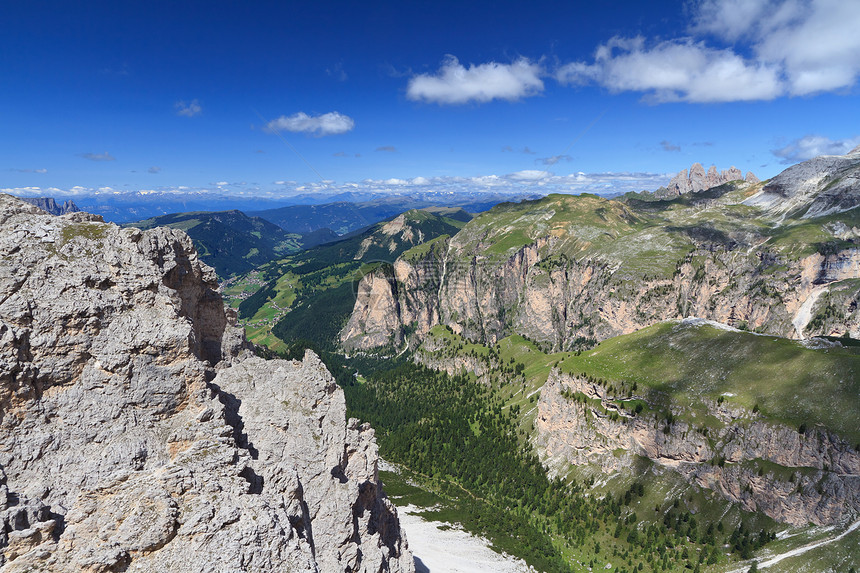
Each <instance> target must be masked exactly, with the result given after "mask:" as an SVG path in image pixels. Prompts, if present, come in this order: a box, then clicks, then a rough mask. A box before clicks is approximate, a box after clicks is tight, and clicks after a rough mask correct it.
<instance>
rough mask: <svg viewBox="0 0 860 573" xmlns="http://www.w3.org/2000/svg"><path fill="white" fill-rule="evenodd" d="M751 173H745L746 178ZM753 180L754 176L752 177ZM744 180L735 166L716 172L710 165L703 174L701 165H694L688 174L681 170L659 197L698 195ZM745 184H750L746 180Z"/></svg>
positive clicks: (703, 170)
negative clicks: (713, 188)
mask: <svg viewBox="0 0 860 573" xmlns="http://www.w3.org/2000/svg"><path fill="white" fill-rule="evenodd" d="M750 175H752V173H747V177H749V176H750ZM752 177H753V178H755V175H752ZM742 179H744V176H743V173H741V170H740V169H738V168H737V167H735V166H732V167H731V168H729V169H726V170H723V171H719V172H718V171H717V168H716V166H714V165H711V167H710V168H709V169H708V172H707V173H705V168H704V167H702V164H701V163H694V164H693V166H692V167H690V171H689V173H688V172H687V170H686V169H682V170H681V171H680V172H679V173H678V174H677V175H675V177H673V178H672V180H671V181H669V185H667V186H666V190H665V191H664V192H663V193H661V194H659V196H666V197H677V196H679V195H686V194H687V193H700V192H702V191H705V190H706V189H710V188H712V187H717V186H719V185H722V184H723V183H728V182H729V181H738V180H742ZM756 181H757V179H756ZM747 182H748V183H749V182H751V181H750V180H747Z"/></svg>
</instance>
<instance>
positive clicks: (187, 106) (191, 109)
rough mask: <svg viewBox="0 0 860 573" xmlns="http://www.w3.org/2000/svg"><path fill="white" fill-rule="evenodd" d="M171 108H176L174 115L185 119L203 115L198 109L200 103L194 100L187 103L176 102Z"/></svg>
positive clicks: (199, 108) (201, 109) (200, 108)
mask: <svg viewBox="0 0 860 573" xmlns="http://www.w3.org/2000/svg"><path fill="white" fill-rule="evenodd" d="M173 107H174V108H176V115H182V116H185V117H194V116H195V115H200V114H201V113H203V108H202V107H200V102H199V101H197V100H196V99H193V100H191V101H190V102H188V103H185V102H184V101H178V102H176V103H175V104H174V105H173Z"/></svg>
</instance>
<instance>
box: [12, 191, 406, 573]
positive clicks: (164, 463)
mask: <svg viewBox="0 0 860 573" xmlns="http://www.w3.org/2000/svg"><path fill="white" fill-rule="evenodd" d="M377 460H378V458H377V450H376V443H375V439H374V435H373V430H372V429H370V428H369V427H368V426H366V425H363V426H359V425H358V424H357V423H356V422H355V421H353V420H350V421H348V422H347V420H346V406H345V402H344V398H343V393H342V392H341V391H340V389H339V388H338V387H337V385H336V384H335V383H334V381H333V379H332V377H331V375H330V374H329V373H328V372H327V371H326V369H325V367H324V366H323V365H322V363H321V362H320V361H319V359H318V358H317V357H316V356H314V355H313V354H312V353H308V354H306V355H305V357H304V359H303V360H302V361H283V360H274V361H264V360H262V359H259V358H256V357H253V356H251V355H250V353H249V352H247V343H246V342H245V340H244V337H243V335H242V332H241V330H240V329H239V328H237V327H236V326H234V319H233V317H232V316H231V315H230V314H228V313H226V312H225V309H224V306H223V303H222V302H221V297H220V293H219V292H218V287H217V282H216V278H215V274H214V272H213V271H212V269H211V268H209V267H207V266H206V265H205V264H203V263H201V262H200V261H199V260H198V258H197V254H196V252H195V250H194V248H193V246H192V244H191V241H190V240H189V239H188V237H187V236H186V235H185V234H184V233H182V232H180V231H175V230H171V229H165V228H158V229H153V230H150V231H139V230H136V229H120V228H119V227H117V226H115V225H110V224H105V223H103V222H102V221H101V219H100V218H99V217H95V216H93V215H88V214H85V213H72V214H68V215H63V216H61V217H54V216H51V215H48V214H46V213H45V212H44V211H41V210H40V209H38V208H37V207H35V206H32V205H28V204H26V203H24V202H23V201H20V200H18V199H15V198H13V197H10V196H7V195H0V522H2V525H0V570H2V571H4V572H5V571H10V572H11V571H87V572H107V571H128V572H132V571H183V572H185V571H187V572H196V571H225V572H226V571H326V572H328V571H350V572H358V571H366V572H374V573H375V572H380V571H390V572H412V571H414V565H413V561H412V556H411V554H410V552H409V550H408V548H407V544H406V540H405V538H404V537H403V535H402V533H401V531H400V526H399V522H398V520H397V513H396V510H395V509H394V507H393V506H392V505H391V504H390V502H389V501H388V500H387V499H386V498H385V496H384V494H383V492H382V489H381V486H380V483H379V479H378V475H377V470H376V464H377Z"/></svg>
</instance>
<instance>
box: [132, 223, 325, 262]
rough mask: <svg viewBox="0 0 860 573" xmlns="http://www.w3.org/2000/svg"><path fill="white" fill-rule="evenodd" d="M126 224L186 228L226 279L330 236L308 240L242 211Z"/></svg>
mask: <svg viewBox="0 0 860 573" xmlns="http://www.w3.org/2000/svg"><path fill="white" fill-rule="evenodd" d="M124 226H126V227H137V228H138V229H152V228H154V227H172V228H174V229H181V230H183V231H185V232H186V233H188V236H189V237H191V240H192V241H194V246H195V247H196V248H197V252H198V254H199V256H200V258H201V259H203V261H205V262H206V263H207V264H209V265H211V266H212V267H213V268H214V269H215V272H216V273H218V276H219V277H222V278H225V277H228V276H231V275H234V274H238V273H244V272H248V271H249V270H251V269H254V268H256V267H258V266H260V265H262V264H265V263H267V262H269V261H271V260H273V259H276V258H279V257H283V256H285V255H287V254H289V253H294V252H296V251H299V250H301V249H302V248H303V247H305V246H313V245H312V244H311V243H313V242H314V241H322V240H325V239H326V238H330V237H328V236H327V235H325V233H317V234H315V235H312V236H311V240H310V241H308V242H307V243H305V242H304V241H303V237H302V236H301V235H300V234H298V233H287V232H286V231H284V230H283V229H281V228H280V227H278V226H277V225H274V224H272V223H270V222H268V221H266V220H264V219H261V218H259V217H249V216H248V215H246V214H245V213H243V212H241V211H220V212H214V213H210V212H191V213H175V214H172V215H162V216H160V217H153V218H151V219H144V220H143V221H137V222H135V223H126V224H125V225H124ZM315 244H318V243H315Z"/></svg>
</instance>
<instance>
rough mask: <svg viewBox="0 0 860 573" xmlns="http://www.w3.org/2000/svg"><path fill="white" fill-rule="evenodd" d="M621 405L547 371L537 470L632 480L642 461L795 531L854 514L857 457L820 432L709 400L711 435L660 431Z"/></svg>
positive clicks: (679, 426)
mask: <svg viewBox="0 0 860 573" xmlns="http://www.w3.org/2000/svg"><path fill="white" fill-rule="evenodd" d="M574 396H583V397H585V398H586V399H584V400H575V399H573V397H574ZM621 398H623V397H621V396H615V395H613V394H612V393H611V392H610V391H609V390H607V389H606V388H605V387H603V386H600V385H598V384H596V383H594V382H591V381H589V380H587V379H584V378H582V377H579V376H575V375H570V374H564V373H561V372H559V371H558V370H557V369H556V370H553V372H552V373H551V374H550V376H549V379H548V380H547V383H546V384H545V385H544V387H543V389H542V391H541V394H540V398H539V400H538V414H537V417H536V419H535V429H536V431H537V434H536V440H535V442H536V445H537V449H538V451H539V452H540V453H541V456H542V458H543V461H544V462H545V463H546V464H547V465H548V466H549V467H551V468H556V469H563V468H566V467H567V464H573V465H592V466H596V467H599V468H600V469H601V470H602V471H604V472H606V473H613V474H614V473H616V472H619V471H624V470H625V469H627V470H630V469H631V468H633V467H634V466H635V464H636V463H637V457H638V456H641V457H643V458H648V459H650V460H652V461H653V462H655V463H656V464H657V465H658V466H661V467H663V468H666V469H668V470H670V471H675V472H678V473H679V474H681V475H683V476H684V477H685V479H686V480H687V481H688V482H690V483H697V484H698V485H699V486H701V487H704V488H707V489H712V490H714V491H716V492H717V493H718V494H720V495H721V496H722V497H724V498H725V499H728V500H730V501H732V502H736V503H740V504H741V505H742V506H743V507H744V508H745V509H748V510H750V511H761V512H763V513H765V514H767V515H768V516H770V517H772V518H774V519H776V520H777V521H781V522H785V523H790V524H794V525H806V524H807V523H815V524H817V525H822V524H834V523H839V522H840V520H842V519H844V518H845V517H846V516H851V515H856V514H857V513H858V512H860V452H858V451H857V450H856V449H855V448H854V447H853V446H852V445H851V444H849V443H847V442H845V441H844V440H842V439H840V438H839V437H837V436H835V435H833V434H831V433H829V432H827V431H826V430H824V429H823V428H822V429H815V430H814V431H808V432H807V433H806V434H805V435H801V434H799V433H798V431H797V430H796V429H795V428H789V427H786V426H784V425H780V424H775V423H773V422H765V421H763V420H761V419H760V418H759V417H758V416H756V414H755V413H754V412H751V411H748V410H745V409H743V408H740V407H729V406H728V405H726V404H721V403H718V402H717V401H713V400H705V402H704V405H705V407H706V408H707V413H708V415H709V416H711V417H712V418H713V420H714V424H715V426H716V427H715V428H711V429H710V431H709V432H708V433H707V435H705V434H703V433H701V432H698V431H697V429H696V428H693V427H691V426H690V425H689V424H687V423H684V422H680V421H675V422H673V423H672V426H671V431H664V429H666V428H667V426H666V424H667V422H666V421H665V420H662V419H660V418H659V417H658V416H657V415H655V414H648V413H642V414H634V413H632V412H629V411H626V410H624V409H621V408H619V407H618V406H617V400H620V399H621ZM637 398H640V399H644V397H637ZM597 404H599V406H598V405H597ZM609 413H614V414H615V415H614V416H611V415H609ZM679 413H680V412H675V414H679ZM717 423H719V425H717ZM618 452H623V454H622V455H618ZM716 460H721V462H717V461H716ZM762 460H763V463H762ZM767 464H771V466H768V465H767ZM772 467H780V468H783V471H782V472H777V471H775V470H773V469H771V468H772ZM758 468H761V471H757V469H758ZM786 474H787V475H786ZM787 476H790V477H787Z"/></svg>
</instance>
